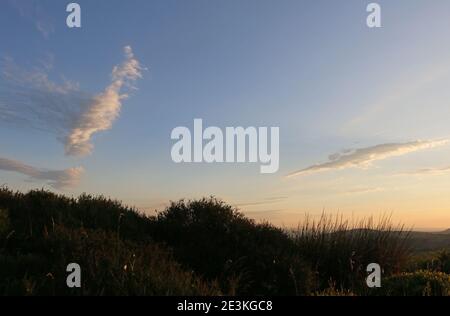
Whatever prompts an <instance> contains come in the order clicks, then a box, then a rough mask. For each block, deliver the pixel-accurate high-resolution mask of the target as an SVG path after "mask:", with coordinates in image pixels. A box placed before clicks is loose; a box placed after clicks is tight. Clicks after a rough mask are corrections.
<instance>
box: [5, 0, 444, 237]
mask: <svg viewBox="0 0 450 316" xmlns="http://www.w3.org/2000/svg"><path fill="white" fill-rule="evenodd" d="M68 3H69V2H68V1H61V0H41V1H36V0H17V1H14V0H5V1H2V2H1V4H0V8H1V10H0V185H1V184H5V185H7V186H8V187H9V188H11V189H14V190H21V191H28V190H30V189H35V188H45V189H48V190H52V191H55V192H57V193H61V194H66V195H69V196H77V195H79V194H81V193H83V192H88V193H91V194H102V195H105V196H107V197H111V198H114V199H119V200H121V201H123V202H124V203H126V204H129V205H131V206H134V207H136V208H137V209H139V210H141V211H143V212H146V213H148V214H154V211H155V210H162V209H163V208H164V207H165V206H166V205H167V204H168V203H169V201H170V200H178V199H181V198H185V199H195V198H200V197H203V196H211V195H213V196H216V197H219V198H221V199H223V200H224V201H226V202H228V203H230V204H232V205H234V206H236V207H238V208H239V209H240V210H241V211H242V212H244V213H245V214H246V215H247V216H249V217H251V218H255V219H256V220H258V221H261V220H268V221H270V222H272V223H274V224H275V225H280V226H284V227H289V226H296V225H297V223H298V222H299V221H301V220H302V218H304V216H305V214H310V215H312V216H319V215H320V214H322V213H323V212H325V213H328V214H341V215H343V216H345V217H348V218H352V219H353V218H363V217H369V216H375V217H377V216H382V215H386V214H388V215H389V216H392V219H393V221H394V222H399V223H402V224H405V225H407V226H408V227H412V228H414V229H427V230H440V229H447V228H449V227H450V194H449V188H450V142H449V140H450V124H448V118H449V117H450V105H449V101H450V89H448V87H449V84H450V57H449V56H450V33H449V32H448V30H449V29H450V19H449V18H448V16H449V14H450V2H448V1H447V0H434V1H424V0H390V1H377V3H379V4H380V6H381V10H382V11H381V12H382V15H381V16H382V27H381V28H369V27H367V24H366V18H367V15H368V13H367V12H366V6H367V5H368V4H369V3H370V2H369V1H363V0H346V1H328V0H316V1H306V0H280V1H273V0H227V1H224V0H217V1H207V0H189V1H182V0H164V1H163V0H158V1H156V0H155V1H146V0H130V1H119V0H108V1H106V0H96V1H86V0H85V1H82V0H79V1H77V3H78V4H79V5H80V7H81V21H82V22H81V23H82V25H81V28H69V27H67V25H66V18H67V15H68V14H69V13H67V12H66V6H67V4H68ZM196 118H201V119H202V120H203V124H204V125H206V126H217V127H220V128H225V127H228V126H234V127H237V126H243V127H248V126H255V127H262V126H265V127H279V129H280V168H279V170H278V172H277V173H274V174H261V173H260V172H259V164H254V163H243V164H242V163H241V164H237V163H234V164H233V163H224V164H220V163H215V164H207V163H197V164H195V163H181V164H176V163H174V162H173V161H172V159H171V148H172V146H173V144H174V141H173V140H172V139H171V137H170V136H171V131H172V130H173V129H174V128H176V127H178V126H186V127H189V128H192V127H193V121H194V119H196Z"/></svg>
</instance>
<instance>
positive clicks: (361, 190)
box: [340, 187, 384, 195]
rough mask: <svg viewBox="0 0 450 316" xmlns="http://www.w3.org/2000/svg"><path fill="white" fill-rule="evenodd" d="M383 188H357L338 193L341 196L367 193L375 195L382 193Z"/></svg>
mask: <svg viewBox="0 0 450 316" xmlns="http://www.w3.org/2000/svg"><path fill="white" fill-rule="evenodd" d="M382 191H384V188H380V187H357V188H350V189H348V190H341V191H340V193H341V194H343V195H359V194H367V193H376V192H382Z"/></svg>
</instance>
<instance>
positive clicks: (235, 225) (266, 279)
mask: <svg viewBox="0 0 450 316" xmlns="http://www.w3.org/2000/svg"><path fill="white" fill-rule="evenodd" d="M152 235H153V236H154V237H155V239H156V240H157V241H161V242H165V243H167V245H168V246H170V247H171V248H173V250H174V254H175V257H176V258H177V260H178V261H179V262H181V263H182V264H184V265H185V266H187V267H189V268H191V269H193V270H194V271H196V272H197V273H199V274H201V275H203V276H205V277H207V278H208V279H209V280H214V279H218V280H219V281H220V283H221V285H222V287H223V288H224V289H225V290H226V292H227V293H233V294H240V295H263V294H265V295H296V294H298V295H301V294H306V293H309V291H310V290H311V289H312V288H313V287H314V273H313V272H312V271H311V269H310V268H309V265H308V264H307V263H306V262H305V261H304V260H302V258H301V257H300V256H298V254H297V252H296V249H295V244H294V243H293V241H292V239H290V238H289V236H288V235H287V234H286V233H285V232H283V231H282V230H281V229H278V228H275V227H273V226H271V225H269V224H255V222H254V221H252V220H250V219H248V218H246V217H245V216H244V215H243V214H241V213H240V212H238V211H237V210H236V209H234V208H233V207H231V206H229V205H227V204H225V203H224V202H222V201H220V200H217V199H215V198H209V199H202V200H197V201H179V202H177V203H172V204H171V205H170V206H169V207H168V208H167V209H166V210H165V211H164V212H162V213H160V214H159V215H158V217H157V220H156V222H155V225H154V231H153V233H152ZM230 283H231V284H230Z"/></svg>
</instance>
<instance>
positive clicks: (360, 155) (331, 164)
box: [287, 139, 449, 177]
mask: <svg viewBox="0 0 450 316" xmlns="http://www.w3.org/2000/svg"><path fill="white" fill-rule="evenodd" d="M448 142H449V140H448V139H443V140H417V141H412V142H407V143H388V144H380V145H376V146H372V147H366V148H359V149H348V150H345V151H343V152H340V153H335V154H332V155H330V156H329V157H328V159H329V161H327V162H325V163H320V164H315V165H312V166H309V167H307V168H304V169H301V170H298V171H295V172H293V173H291V174H289V175H288V176H287V177H295V176H300V175H304V174H309V173H315V172H320V171H327V170H339V169H346V168H351V167H359V168H365V167H368V166H370V165H371V163H373V162H374V161H378V160H384V159H387V158H391V157H396V156H402V155H406V154H409V153H412V152H416V151H420V150H425V149H430V148H434V147H438V146H442V145H446V144H448Z"/></svg>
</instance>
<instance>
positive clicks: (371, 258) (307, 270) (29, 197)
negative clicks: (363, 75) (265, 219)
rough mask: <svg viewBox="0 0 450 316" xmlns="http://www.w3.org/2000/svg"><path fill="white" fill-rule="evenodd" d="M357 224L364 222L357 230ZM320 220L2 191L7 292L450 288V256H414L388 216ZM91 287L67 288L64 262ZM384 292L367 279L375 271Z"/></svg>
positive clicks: (441, 291) (0, 272) (1, 271)
mask: <svg viewBox="0 0 450 316" xmlns="http://www.w3.org/2000/svg"><path fill="white" fill-rule="evenodd" d="M355 227H358V229H355ZM355 227H354V226H351V225H349V224H348V223H347V222H345V221H344V220H342V219H334V220H333V219H331V218H329V217H326V216H323V217H322V218H321V219H320V220H319V221H313V220H306V221H305V223H303V224H302V225H301V226H300V227H299V228H298V229H297V230H295V231H294V232H293V233H291V232H287V231H285V230H282V229H280V228H276V227H274V226H271V225H270V224H268V223H255V222H254V221H253V220H251V219H248V218H246V217H245V216H244V215H243V214H242V213H240V212H239V211H238V210H236V209H234V208H233V207H231V206H229V205H227V204H225V203H224V202H222V201H220V200H217V199H215V198H208V199H202V200H196V201H179V202H175V203H172V204H171V205H170V206H169V207H167V208H166V209H165V210H164V211H163V212H160V213H159V214H158V215H157V216H152V217H150V216H144V215H142V214H139V213H138V212H136V211H135V210H133V209H131V208H128V207H125V206H123V205H122V204H121V203H119V202H117V201H112V200H110V199H106V198H104V197H93V196H89V195H82V196H80V197H79V198H76V199H74V198H67V197H64V196H59V195H55V194H53V193H50V192H47V191H31V192H29V193H27V194H23V193H15V192H12V191H10V190H8V189H6V188H4V189H0V295H447V294H449V291H450V280H449V275H448V273H449V270H448V269H449V265H450V259H449V257H450V256H449V253H448V252H438V253H433V254H427V256H424V255H421V256H420V257H414V256H412V255H411V254H412V253H411V249H412V248H411V242H410V241H411V238H410V234H409V233H408V232H404V231H402V229H400V228H397V227H393V226H392V225H390V223H389V221H387V220H381V221H379V222H378V223H374V222H373V221H370V220H369V221H365V222H361V223H358V224H357V225H356V226H355ZM71 262H76V263H78V264H80V266H81V267H82V287H81V288H80V289H69V288H68V287H67V286H66V277H67V272H66V266H67V264H69V263H71ZM372 262H375V263H379V264H380V265H381V266H382V267H383V287H382V288H381V289H378V290H370V289H368V288H367V287H366V286H365V277H366V276H367V272H366V266H367V265H368V264H369V263H372Z"/></svg>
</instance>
